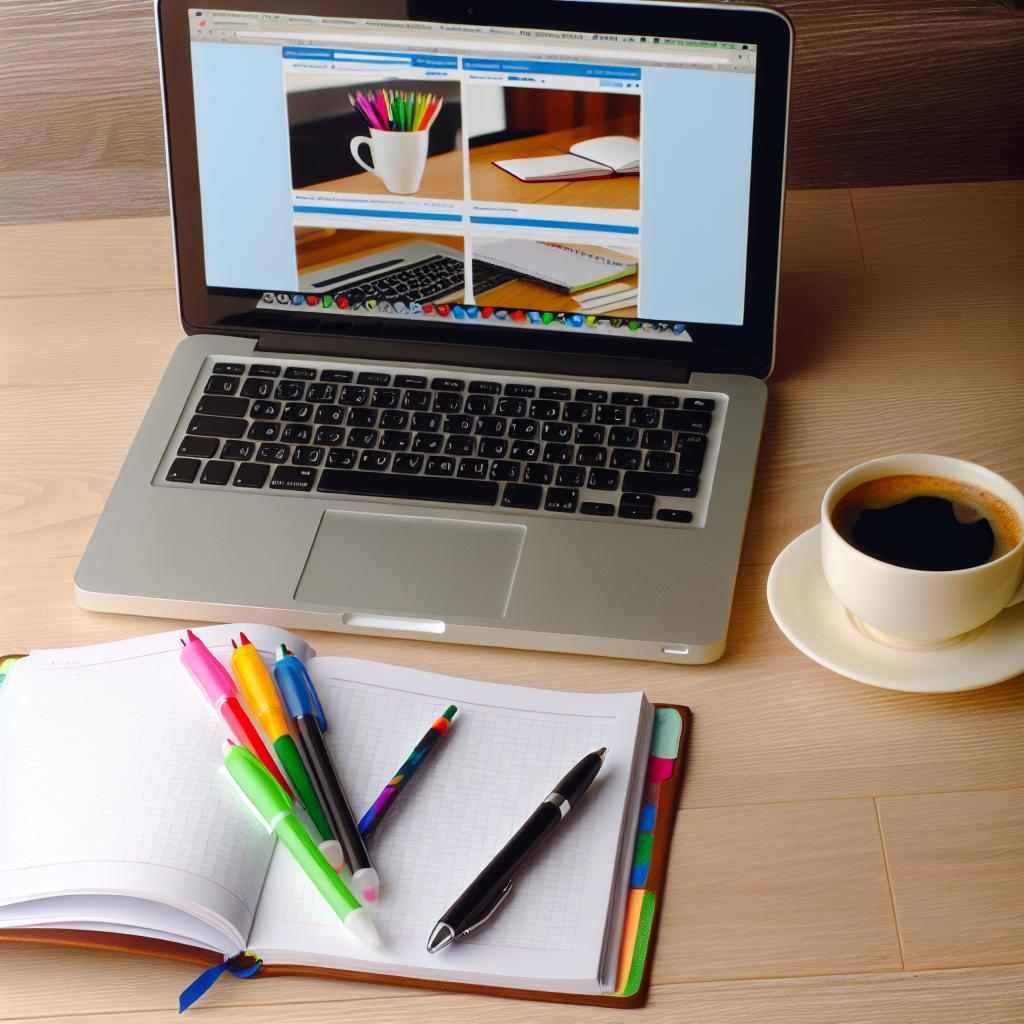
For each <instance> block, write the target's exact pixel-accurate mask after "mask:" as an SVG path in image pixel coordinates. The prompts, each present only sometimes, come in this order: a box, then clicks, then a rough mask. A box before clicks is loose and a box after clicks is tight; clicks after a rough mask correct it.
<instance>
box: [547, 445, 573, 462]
mask: <svg viewBox="0 0 1024 1024" xmlns="http://www.w3.org/2000/svg"><path fill="white" fill-rule="evenodd" d="M572 452H573V448H572V445H571V444H554V443H552V444H546V445H544V461H545V462H551V463H554V465H556V466H563V465H565V464H566V463H567V462H572Z"/></svg>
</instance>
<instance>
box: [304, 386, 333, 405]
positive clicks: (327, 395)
mask: <svg viewBox="0 0 1024 1024" xmlns="http://www.w3.org/2000/svg"><path fill="white" fill-rule="evenodd" d="M337 395H338V385H337V384H310V385H309V387H308V388H307V389H306V401H307V402H333V401H334V399H335V398H336V397H337Z"/></svg>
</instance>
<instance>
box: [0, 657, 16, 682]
mask: <svg viewBox="0 0 1024 1024" xmlns="http://www.w3.org/2000/svg"><path fill="white" fill-rule="evenodd" d="M17 660H18V659H17V658H5V659H4V660H3V661H2V662H0V686H3V685H4V680H5V679H6V678H7V677H8V676H9V675H10V674H11V669H12V668H14V663H15V662H16V661H17Z"/></svg>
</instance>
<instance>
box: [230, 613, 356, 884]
mask: <svg viewBox="0 0 1024 1024" xmlns="http://www.w3.org/2000/svg"><path fill="white" fill-rule="evenodd" d="M239 639H240V640H241V641H242V642H241V644H236V643H235V641H234V640H232V641H231V646H232V647H233V648H234V651H232V653H231V667H232V668H233V669H234V671H235V675H236V676H237V677H238V685H239V687H240V688H241V690H242V694H243V695H244V697H245V702H246V703H247V704H248V705H249V708H250V709H251V711H252V713H253V714H254V715H255V716H256V717H257V718H258V719H259V722H260V725H262V726H263V731H264V732H265V733H266V734H267V739H269V740H270V745H271V746H272V747H273V748H274V753H275V754H277V757H278V760H279V761H280V762H281V765H282V767H283V768H284V773H285V775H287V776H288V781H289V782H291V784H292V787H293V788H294V790H295V793H296V795H297V796H298V798H299V801H300V802H301V804H302V806H303V807H305V808H306V810H307V811H308V812H309V816H310V818H312V819H313V824H314V825H315V826H316V829H317V831H318V832H319V833H320V836H321V838H322V839H323V842H322V843H320V844H319V846H320V852H321V853H322V854H323V855H324V856H325V857H326V858H327V862H328V863H329V864H330V865H331V866H332V867H333V868H334V869H335V870H339V869H340V868H341V866H342V864H343V863H344V860H345V858H344V854H343V853H342V849H341V844H340V843H339V842H338V837H337V836H335V834H334V833H333V832H332V831H331V826H330V825H329V824H328V823H327V817H326V816H325V814H324V811H323V808H322V807H321V806H320V801H319V799H317V795H316V790H315V789H314V788H313V783H312V782H311V781H310V778H309V775H308V773H307V772H306V766H305V765H304V764H303V763H302V758H301V757H300V756H299V751H298V748H297V747H296V746H295V740H293V739H292V737H291V734H290V733H289V732H288V718H287V716H286V715H285V713H284V708H282V707H281V699H280V697H278V695H277V687H276V686H275V685H274V680H273V679H272V678H271V676H270V673H269V672H268V671H267V666H266V665H264V664H263V659H262V658H261V657H260V654H259V651H257V650H256V648H255V647H254V646H253V645H252V643H251V642H250V640H249V638H248V637H247V636H246V635H245V634H244V633H240V634H239Z"/></svg>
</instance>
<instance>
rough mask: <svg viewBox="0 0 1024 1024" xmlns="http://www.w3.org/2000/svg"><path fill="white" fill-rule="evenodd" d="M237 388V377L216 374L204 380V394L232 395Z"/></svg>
mask: <svg viewBox="0 0 1024 1024" xmlns="http://www.w3.org/2000/svg"><path fill="white" fill-rule="evenodd" d="M237 390H238V378H237V377H219V376H217V375H216V374H215V375H214V376H213V377H211V378H210V379H209V380H208V381H207V382H206V387H205V388H203V394H205V395H233V394H234V393H235V392H236V391H237Z"/></svg>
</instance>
